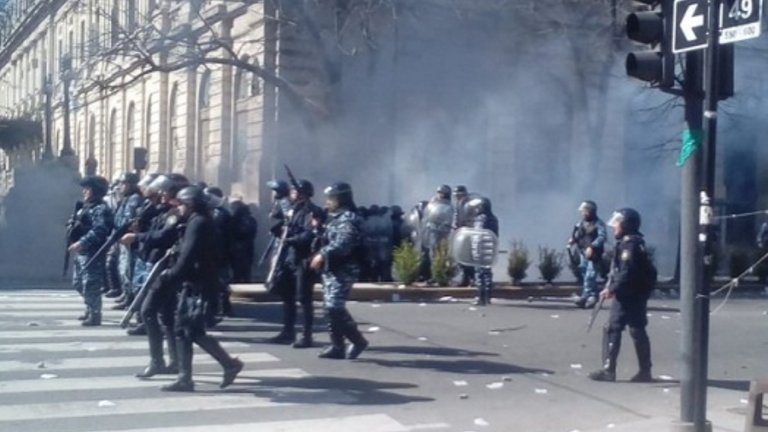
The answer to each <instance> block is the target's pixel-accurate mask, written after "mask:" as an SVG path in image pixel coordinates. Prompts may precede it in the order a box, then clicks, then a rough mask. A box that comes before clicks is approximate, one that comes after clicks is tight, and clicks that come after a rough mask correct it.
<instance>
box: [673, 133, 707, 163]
mask: <svg viewBox="0 0 768 432" xmlns="http://www.w3.org/2000/svg"><path fill="white" fill-rule="evenodd" d="M703 141H704V131H700V130H690V129H688V130H685V131H683V147H682V148H681V149H680V157H679V158H678V159H677V166H679V167H681V166H683V165H685V162H686V161H688V159H690V157H691V156H693V154H694V153H696V150H698V149H700V148H701V143H702V142H703Z"/></svg>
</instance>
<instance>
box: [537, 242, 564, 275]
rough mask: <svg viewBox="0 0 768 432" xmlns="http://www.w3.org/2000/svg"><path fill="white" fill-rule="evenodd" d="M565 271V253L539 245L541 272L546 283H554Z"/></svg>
mask: <svg viewBox="0 0 768 432" xmlns="http://www.w3.org/2000/svg"><path fill="white" fill-rule="evenodd" d="M561 271H563V253H562V252H558V251H557V250H556V249H549V248H543V247H541V246H539V272H540V273H541V278H542V279H543V280H544V281H545V282H546V283H552V281H553V280H555V278H557V277H558V276H559V275H560V272H561Z"/></svg>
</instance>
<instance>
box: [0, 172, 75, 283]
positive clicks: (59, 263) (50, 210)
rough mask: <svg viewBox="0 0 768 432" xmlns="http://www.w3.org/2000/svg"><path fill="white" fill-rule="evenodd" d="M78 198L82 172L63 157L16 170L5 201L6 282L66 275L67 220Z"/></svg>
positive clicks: (0, 248)
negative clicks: (75, 169)
mask: <svg viewBox="0 0 768 432" xmlns="http://www.w3.org/2000/svg"><path fill="white" fill-rule="evenodd" d="M78 198H79V187H78V184H77V174H76V173H75V172H74V171H73V170H71V169H69V168H67V167H65V166H63V165H62V164H60V163H58V162H50V163H43V164H41V165H39V166H36V167H22V168H19V169H17V170H16V172H15V180H14V187H13V188H12V189H11V190H10V191H9V192H8V194H7V195H6V196H5V197H4V198H3V201H2V207H3V216H4V217H3V221H2V226H1V227H0V273H2V275H3V282H4V283H18V282H24V283H29V282H44V283H48V282H61V281H62V280H63V279H62V269H63V263H64V251H65V246H66V245H65V230H66V228H65V224H66V221H67V219H68V218H69V217H70V216H71V214H72V212H73V209H74V204H75V201H76V200H77V199H78ZM70 268H71V267H70ZM68 278H69V276H67V279H68Z"/></svg>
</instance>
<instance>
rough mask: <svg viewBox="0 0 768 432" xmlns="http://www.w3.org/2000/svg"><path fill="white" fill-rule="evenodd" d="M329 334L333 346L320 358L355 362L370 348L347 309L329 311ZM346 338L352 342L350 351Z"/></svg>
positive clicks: (322, 353) (326, 349)
mask: <svg viewBox="0 0 768 432" xmlns="http://www.w3.org/2000/svg"><path fill="white" fill-rule="evenodd" d="M328 332H329V333H330V336H331V345H330V346H328V347H327V348H325V349H324V350H323V351H322V352H321V353H320V355H319V357H320V358H327V359H336V360H341V359H344V358H346V359H349V360H354V359H356V358H358V357H359V356H360V354H361V353H362V352H363V351H365V349H366V348H368V341H367V340H366V339H365V337H363V335H362V333H360V330H358V328H357V323H356V322H355V320H354V319H353V318H352V316H351V315H350V314H349V312H348V311H347V310H346V309H334V310H331V311H328ZM345 338H347V339H349V341H350V342H352V345H351V346H350V347H349V349H347V348H346V347H345V343H344V339H345Z"/></svg>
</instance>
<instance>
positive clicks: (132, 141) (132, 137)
mask: <svg viewBox="0 0 768 432" xmlns="http://www.w3.org/2000/svg"><path fill="white" fill-rule="evenodd" d="M135 123H136V118H135V107H134V105H133V102H131V104H130V105H128V113H127V114H126V116H125V149H124V151H123V161H124V163H123V169H124V170H125V171H130V170H131V169H132V168H133V167H132V166H131V165H132V156H133V148H134V147H135V146H136V144H138V143H137V142H136V128H135V127H134V126H135Z"/></svg>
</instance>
